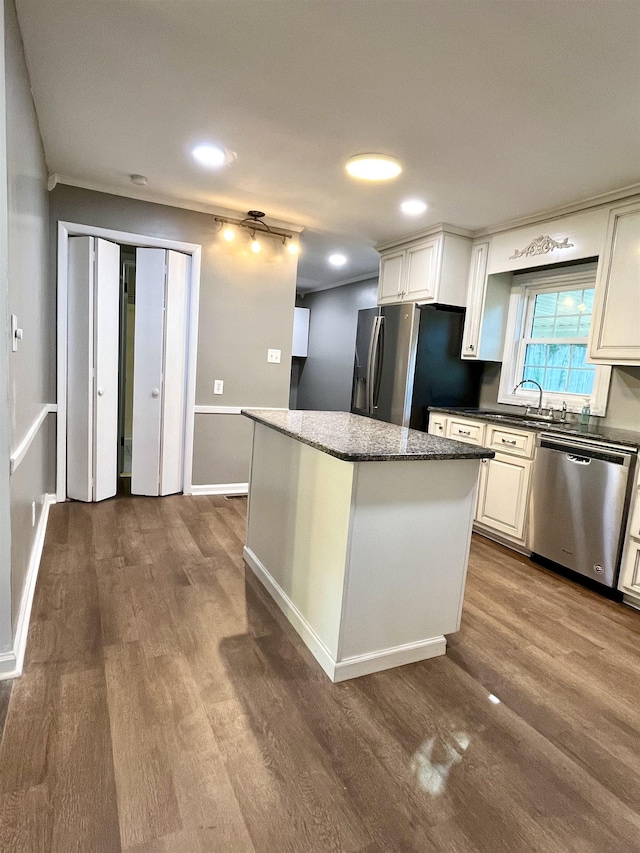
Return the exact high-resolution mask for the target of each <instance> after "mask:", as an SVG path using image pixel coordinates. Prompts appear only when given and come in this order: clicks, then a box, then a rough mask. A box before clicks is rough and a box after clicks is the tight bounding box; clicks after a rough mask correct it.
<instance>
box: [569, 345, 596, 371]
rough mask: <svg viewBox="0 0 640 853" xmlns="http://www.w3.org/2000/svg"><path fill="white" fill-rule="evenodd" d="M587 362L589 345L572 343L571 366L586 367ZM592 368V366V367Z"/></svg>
mask: <svg viewBox="0 0 640 853" xmlns="http://www.w3.org/2000/svg"><path fill="white" fill-rule="evenodd" d="M586 363H587V345H586V344H572V345H571V367H585V366H586ZM590 369H592V368H590Z"/></svg>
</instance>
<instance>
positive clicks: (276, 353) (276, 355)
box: [267, 349, 282, 364]
mask: <svg viewBox="0 0 640 853" xmlns="http://www.w3.org/2000/svg"><path fill="white" fill-rule="evenodd" d="M281 355H282V350H279V349H268V350H267V361H268V362H269V364H280V356H281Z"/></svg>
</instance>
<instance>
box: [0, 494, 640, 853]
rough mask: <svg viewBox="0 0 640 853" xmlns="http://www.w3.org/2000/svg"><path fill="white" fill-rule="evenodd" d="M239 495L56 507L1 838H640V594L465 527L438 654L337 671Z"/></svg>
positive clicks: (154, 841) (520, 841)
mask: <svg viewBox="0 0 640 853" xmlns="http://www.w3.org/2000/svg"><path fill="white" fill-rule="evenodd" d="M244 511H245V504H244V502H243V501H237V500H236V501H225V500H224V499H223V498H213V497H182V496H176V497H169V498H159V499H158V498H156V499H154V498H118V499H114V500H111V501H106V502H104V503H102V504H97V505H88V506H87V505H82V504H77V503H67V504H63V505H58V506H55V507H53V508H52V511H51V516H50V524H49V530H48V532H47V539H46V544H45V551H44V557H43V562H42V567H41V571H40V577H39V580H38V586H37V590H36V598H35V602H34V608H33V616H32V623H31V628H30V634H29V645H28V649H27V661H26V667H25V673H24V675H23V676H22V678H20V679H18V680H16V681H15V682H14V685H13V690H12V694H11V699H10V703H9V710H8V715H7V722H6V727H5V733H4V738H3V741H2V746H1V749H0V850H2V851H17V852H18V851H19V853H31V851H34V853H36V852H37V853H72V852H73V851H77V853H80V851H81V852H82V853H102V851H104V853H118V851H125V853H288V851H290V853H312V851H313V853H316V851H317V853H321V852H322V853H324V851H332V853H335V851H343V852H344V853H347V851H348V853H356V851H358V853H392V851H393V853H435V851H438V853H472V851H473V853H478V851H482V853H484V851H487V853H488V852H489V851H491V853H496V851H504V853H520V851H522V853H525V851H526V853H531V851H540V853H567V851H576V853H577V851H580V853H591V851H593V852H594V853H596V852H597V853H634V851H640V816H639V811H638V808H639V806H638V804H639V803H640V773H639V771H640V613H637V612H635V611H633V610H631V609H629V608H627V607H624V606H623V605H620V604H616V603H612V602H610V601H607V600H605V599H603V598H601V597H599V596H598V595H596V594H595V593H592V592H590V591H588V590H585V589H583V588H581V587H578V586H575V585H574V584H572V583H571V582H569V581H567V580H564V579H563V578H560V577H556V576H555V575H552V574H550V573H549V572H547V571H545V570H543V569H540V568H537V567H535V566H534V565H533V564H531V563H530V562H529V561H528V560H526V559H525V558H523V557H520V556H519V555H517V554H513V553H511V552H509V551H506V550H505V549H502V548H500V547H499V546H496V545H493V544H492V543H489V542H486V541H485V540H482V539H480V538H475V539H474V543H473V548H472V557H471V564H470V571H469V579H468V585H467V594H466V597H465V608H464V617H463V626H462V630H461V631H460V633H459V634H457V635H455V636H452V637H450V638H449V650H448V652H447V655H446V656H445V657H441V658H435V659H432V660H429V661H425V662H423V663H419V664H413V665H410V666H406V667H402V668H399V669H396V670H391V671H388V672H385V673H379V674H377V675H373V676H367V677H364V678H359V679H355V680H352V681H348V682H344V683H342V684H337V685H333V684H331V683H330V682H329V681H328V679H327V678H326V677H325V675H324V673H323V672H322V671H321V670H320V668H319V666H318V665H317V664H316V662H315V661H314V659H313V658H312V657H311V655H310V653H309V652H308V651H307V649H306V648H305V647H304V645H303V644H302V643H301V641H300V640H299V639H298V638H297V635H296V634H295V633H294V632H293V630H292V629H291V628H290V626H289V625H288V624H287V623H286V622H284V620H283V619H282V617H281V616H280V614H279V613H278V611H277V610H276V609H275V606H274V605H273V603H272V602H271V600H270V599H269V598H268V596H267V595H266V593H264V591H263V590H262V588H261V587H260V586H259V584H257V582H256V581H255V580H254V579H253V578H252V577H251V576H250V577H248V578H245V574H244V565H243V562H242V556H241V554H242V542H243V534H244ZM249 575H250V573H249Z"/></svg>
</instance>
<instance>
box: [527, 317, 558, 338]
mask: <svg viewBox="0 0 640 853" xmlns="http://www.w3.org/2000/svg"><path fill="white" fill-rule="evenodd" d="M531 337H532V338H552V337H553V317H536V318H535V319H534V321H533V326H532V328H531Z"/></svg>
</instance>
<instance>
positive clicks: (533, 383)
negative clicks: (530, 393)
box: [511, 379, 542, 413]
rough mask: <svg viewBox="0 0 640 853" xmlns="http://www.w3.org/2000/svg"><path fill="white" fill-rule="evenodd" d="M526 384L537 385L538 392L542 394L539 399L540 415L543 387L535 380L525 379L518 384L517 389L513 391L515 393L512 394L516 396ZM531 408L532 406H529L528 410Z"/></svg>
mask: <svg viewBox="0 0 640 853" xmlns="http://www.w3.org/2000/svg"><path fill="white" fill-rule="evenodd" d="M525 382H530V383H531V384H532V385H536V386H537V388H538V391H539V392H540V396H539V397H538V413H540V412H541V411H542V385H541V384H540V383H539V382H536V380H535V379H523V380H522V382H518V384H517V385H516V387H515V388H514V389H513V391H512V392H511V393H512V394H515V393H516V391H517V390H518V388H519V387H520V386H521V385H524V384H525ZM530 408H531V406H527V409H530Z"/></svg>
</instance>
